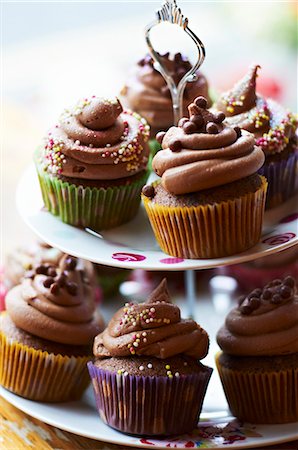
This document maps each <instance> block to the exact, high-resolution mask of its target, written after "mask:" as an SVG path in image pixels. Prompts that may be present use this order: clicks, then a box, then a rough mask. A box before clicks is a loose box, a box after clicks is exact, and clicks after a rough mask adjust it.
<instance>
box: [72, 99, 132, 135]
mask: <svg viewBox="0 0 298 450" xmlns="http://www.w3.org/2000/svg"><path fill="white" fill-rule="evenodd" d="M122 111H123V108H122V105H121V103H120V102H119V100H118V98H115V99H112V100H108V99H103V98H99V97H93V98H92V99H91V100H90V102H89V103H87V105H85V106H84V107H83V109H82V112H81V113H80V114H79V115H78V116H77V117H78V119H79V121H80V122H81V123H82V124H83V125H85V126H86V127H87V128H89V129H91V130H104V129H105V128H109V127H111V126H112V125H114V123H115V122H116V119H117V117H118V116H119V115H120V114H121V113H122Z"/></svg>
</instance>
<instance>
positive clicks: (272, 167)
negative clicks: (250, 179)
mask: <svg viewBox="0 0 298 450" xmlns="http://www.w3.org/2000/svg"><path fill="white" fill-rule="evenodd" d="M269 159H270V158H269ZM297 171H298V152H296V151H294V152H292V153H290V154H289V156H288V158H287V159H282V160H276V161H275V160H274V158H273V159H271V160H269V161H268V160H267V161H265V164H264V165H263V167H261V169H260V170H259V171H258V173H259V175H264V177H265V178H267V181H268V189H267V197H266V207H265V208H266V209H270V208H274V207H275V206H278V205H280V204H281V203H283V202H284V201H286V200H287V199H288V198H290V197H292V196H293V195H294V194H295V192H296V191H297V190H298V177H297Z"/></svg>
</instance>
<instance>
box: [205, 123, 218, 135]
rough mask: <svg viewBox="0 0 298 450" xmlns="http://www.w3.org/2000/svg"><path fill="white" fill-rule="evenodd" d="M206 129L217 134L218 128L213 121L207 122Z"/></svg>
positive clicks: (209, 132)
mask: <svg viewBox="0 0 298 450" xmlns="http://www.w3.org/2000/svg"><path fill="white" fill-rule="evenodd" d="M206 131H207V133H208V134H218V128H217V125H216V123H214V122H209V123H207V125H206Z"/></svg>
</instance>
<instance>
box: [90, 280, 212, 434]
mask: <svg viewBox="0 0 298 450" xmlns="http://www.w3.org/2000/svg"><path fill="white" fill-rule="evenodd" d="M208 346H209V339H208V335H207V333H206V332H205V331H204V330H203V329H202V328H201V327H200V326H199V325H198V324H197V323H196V322H194V321H193V320H190V319H188V320H185V319H181V318H180V310H179V308H178V307H177V306H175V305H173V304H172V303H171V300H170V297H169V293H168V291H167V286H166V280H163V282H162V283H161V284H160V285H159V286H158V287H157V289H156V290H155V291H153V293H152V294H151V296H150V297H149V298H148V300H147V301H146V302H145V303H139V304H137V303H127V304H126V305H125V306H124V308H121V309H120V310H119V311H118V312H117V313H116V314H115V315H114V316H113V318H112V320H111V321H110V323H109V325H108V327H107V328H106V329H105V331H104V332H103V333H101V334H100V335H99V336H97V337H96V338H95V341H94V350H93V351H94V356H95V361H94V362H89V363H88V368H89V372H90V376H91V379H92V383H93V388H94V394H95V398H96V402H97V407H98V411H99V414H100V417H101V419H102V420H103V421H104V422H105V423H107V424H108V425H110V426H111V427H113V428H116V429H117V430H119V431H122V432H125V433H131V434H137V435H148V436H149V435H151V436H153V435H171V434H181V433H186V432H188V431H191V430H192V429H193V428H195V427H196V425H197V422H198V419H199V415H200V411H201V408H202V403H203V398H204V396H205V392H206V389H207V385H208V382H209V379H210V376H211V373H212V369H210V368H209V367H206V366H204V365H203V364H201V363H200V361H199V360H200V359H202V358H204V357H205V356H206V354H207V351H208Z"/></svg>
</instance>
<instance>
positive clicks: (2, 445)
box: [0, 397, 298, 450]
mask: <svg viewBox="0 0 298 450" xmlns="http://www.w3.org/2000/svg"><path fill="white" fill-rule="evenodd" d="M266 448H267V449H272V450H273V449H275V450H297V449H298V441H295V442H291V443H285V444H278V445H275V446H270V447H266ZM30 449H33V450H85V449H90V450H129V449H131V447H126V446H125V447H124V446H122V445H121V446H119V445H113V444H106V443H104V442H100V441H95V440H93V439H87V438H84V437H81V436H76V435H75V434H72V433H67V432H65V431H61V430H59V429H58V428H55V427H51V426H49V425H46V424H45V423H43V422H41V421H40V420H37V419H33V418H32V417H30V416H28V415H27V414H25V413H23V412H22V411H20V410H18V409H17V408H15V407H14V406H12V405H10V404H9V403H8V402H7V401H6V400H4V399H3V398H2V397H0V450H30Z"/></svg>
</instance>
